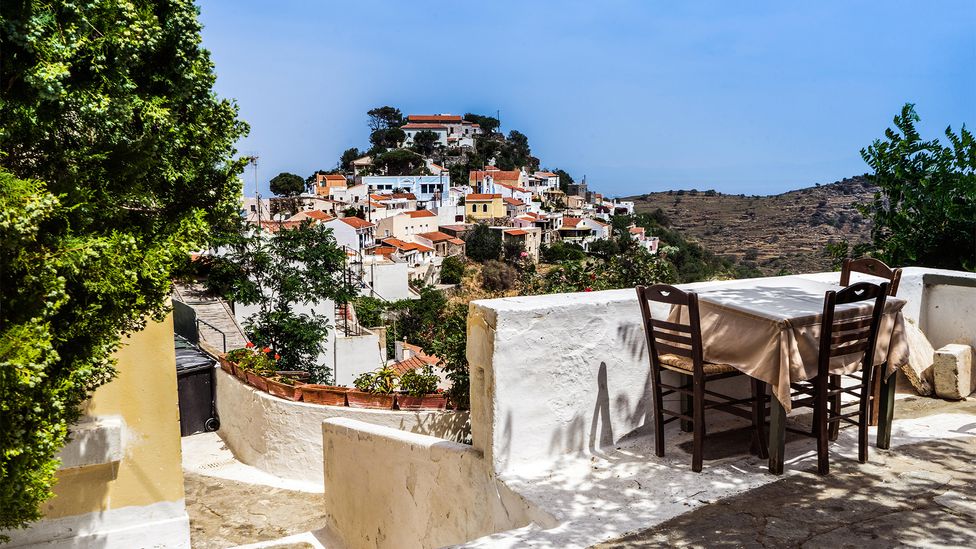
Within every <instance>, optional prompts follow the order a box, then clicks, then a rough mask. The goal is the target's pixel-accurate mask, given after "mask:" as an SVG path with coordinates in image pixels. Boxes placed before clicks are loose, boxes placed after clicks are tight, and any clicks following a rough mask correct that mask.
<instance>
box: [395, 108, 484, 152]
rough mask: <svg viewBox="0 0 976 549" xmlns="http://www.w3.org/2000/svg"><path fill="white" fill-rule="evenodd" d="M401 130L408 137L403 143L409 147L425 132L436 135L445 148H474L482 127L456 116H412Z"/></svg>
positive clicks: (409, 116) (408, 117)
mask: <svg viewBox="0 0 976 549" xmlns="http://www.w3.org/2000/svg"><path fill="white" fill-rule="evenodd" d="M400 128H401V129H402V130H403V131H404V133H406V135H407V136H406V140H405V141H404V142H403V144H404V146H407V147H409V146H411V145H412V144H413V139H414V137H415V136H416V135H417V133H418V132H421V131H424V130H428V131H432V132H434V133H436V134H437V142H438V143H439V144H441V145H443V146H445V147H473V146H474V137H475V136H476V135H481V126H479V125H478V124H475V123H473V122H468V121H467V120H464V118H462V117H461V116H458V115H456V114H411V115H408V116H407V123H406V124H404V125H403V126H400Z"/></svg>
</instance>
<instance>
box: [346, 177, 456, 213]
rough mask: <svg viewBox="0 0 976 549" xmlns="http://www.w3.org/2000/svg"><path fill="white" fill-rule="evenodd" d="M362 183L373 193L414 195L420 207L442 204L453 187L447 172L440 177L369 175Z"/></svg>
mask: <svg viewBox="0 0 976 549" xmlns="http://www.w3.org/2000/svg"><path fill="white" fill-rule="evenodd" d="M362 182H363V184H364V185H366V187H367V188H368V189H369V192H371V193H375V192H393V191H394V190H398V191H399V192H404V193H410V194H413V195H415V196H416V197H417V201H418V202H420V204H419V205H418V207H426V206H427V205H428V204H429V203H434V202H440V201H441V199H442V198H443V197H444V196H445V195H446V194H447V190H448V189H449V188H450V187H451V178H450V176H449V175H448V174H447V173H445V172H441V173H440V174H439V175H367V176H364V177H363V178H362Z"/></svg>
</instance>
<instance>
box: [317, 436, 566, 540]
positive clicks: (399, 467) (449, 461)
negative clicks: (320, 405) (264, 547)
mask: <svg viewBox="0 0 976 549" xmlns="http://www.w3.org/2000/svg"><path fill="white" fill-rule="evenodd" d="M322 438H323V444H324V447H325V462H324V463H325V505H326V509H327V510H328V526H327V529H328V531H329V532H330V533H332V534H334V535H335V536H336V537H338V539H339V540H340V541H341V543H342V544H343V545H344V546H346V547H349V548H351V549H356V548H367V547H370V548H373V547H375V548H391V549H394V548H396V549H399V548H401V547H442V546H445V545H451V544H456V543H460V542H464V541H466V540H469V539H472V538H475V537H479V536H483V535H485V534H489V533H492V532H497V531H500V530H510V529H513V528H517V527H520V526H524V525H527V524H530V523H532V522H536V523H542V524H548V525H554V524H555V523H554V522H553V521H552V519H551V518H550V517H547V516H545V515H544V514H542V513H540V512H538V511H537V510H533V509H532V508H530V507H529V506H528V505H526V504H525V502H524V501H523V500H522V499H521V498H520V497H518V496H516V495H515V494H513V493H512V492H511V491H509V490H508V489H507V488H506V487H505V486H504V485H503V484H501V483H499V482H498V481H496V480H495V478H494V476H493V475H492V474H490V473H489V471H488V470H487V468H486V467H485V462H484V460H483V459H481V452H479V451H477V450H475V449H474V448H472V447H471V446H470V445H467V444H458V443H456V442H450V441H446V440H443V439H439V438H436V437H430V436H426V435H418V434H414V433H408V432H405V431H401V430H398V429H391V428H389V427H384V426H380V425H371V424H367V423H363V422H361V421H356V420H352V419H344V418H337V419H330V420H327V421H325V423H324V424H323V425H322Z"/></svg>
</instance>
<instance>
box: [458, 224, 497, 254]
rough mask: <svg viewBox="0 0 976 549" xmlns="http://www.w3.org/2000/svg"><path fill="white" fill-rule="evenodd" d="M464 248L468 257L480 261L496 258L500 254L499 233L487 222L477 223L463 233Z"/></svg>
mask: <svg viewBox="0 0 976 549" xmlns="http://www.w3.org/2000/svg"><path fill="white" fill-rule="evenodd" d="M464 250H465V253H466V254H467V256H468V257H469V258H471V259H473V260H475V261H478V262H480V263H484V262H485V261H489V260H492V259H498V258H499V257H501V255H502V238H501V235H500V234H498V231H493V230H491V229H490V228H489V227H488V225H487V224H485V223H478V224H476V225H475V226H474V228H472V229H471V230H470V231H468V234H466V235H465V237H464Z"/></svg>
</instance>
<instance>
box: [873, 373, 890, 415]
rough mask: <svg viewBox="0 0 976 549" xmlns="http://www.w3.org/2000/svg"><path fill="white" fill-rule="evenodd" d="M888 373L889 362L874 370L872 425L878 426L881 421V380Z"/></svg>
mask: <svg viewBox="0 0 976 549" xmlns="http://www.w3.org/2000/svg"><path fill="white" fill-rule="evenodd" d="M887 371H888V362H887V361H886V362H882V363H881V365H880V366H878V367H876V368H875V369H874V379H873V380H872V381H871V423H870V425H877V424H878V421H880V420H881V398H882V395H881V385H882V380H881V378H882V377H883V376H884V375H885V372H887Z"/></svg>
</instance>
